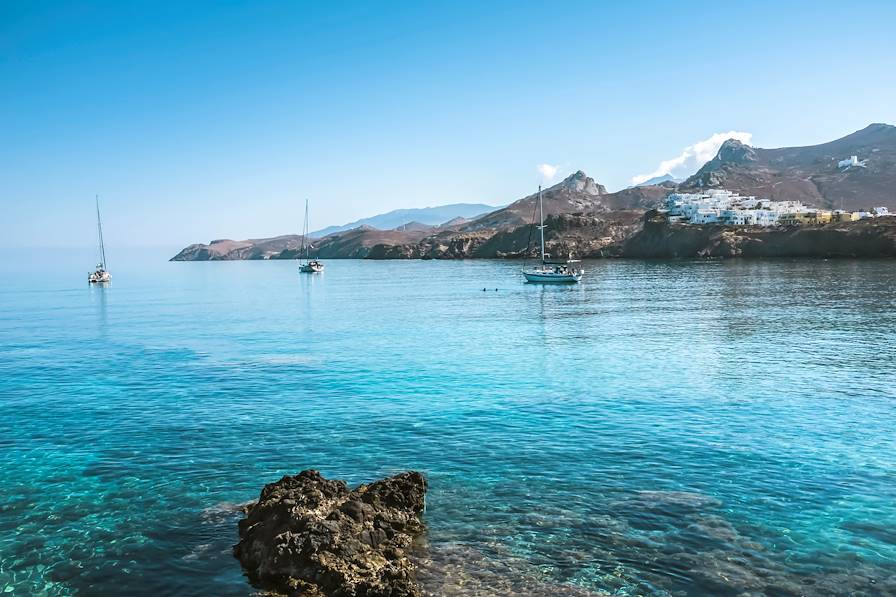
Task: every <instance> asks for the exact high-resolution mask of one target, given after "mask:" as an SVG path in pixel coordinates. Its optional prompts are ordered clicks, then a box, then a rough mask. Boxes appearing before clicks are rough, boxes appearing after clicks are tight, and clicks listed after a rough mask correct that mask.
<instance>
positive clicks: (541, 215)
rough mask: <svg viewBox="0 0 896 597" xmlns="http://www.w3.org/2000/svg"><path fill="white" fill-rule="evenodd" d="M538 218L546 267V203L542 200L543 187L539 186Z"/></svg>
mask: <svg viewBox="0 0 896 597" xmlns="http://www.w3.org/2000/svg"><path fill="white" fill-rule="evenodd" d="M538 218H539V222H540V224H541V225H540V226H539V227H538V230H539V231H540V232H541V264H542V265H544V261H545V260H544V201H543V200H542V198H541V185H538Z"/></svg>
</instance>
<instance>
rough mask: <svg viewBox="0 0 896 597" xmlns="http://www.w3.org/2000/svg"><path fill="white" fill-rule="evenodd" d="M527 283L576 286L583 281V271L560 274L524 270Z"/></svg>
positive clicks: (547, 271) (548, 271)
mask: <svg viewBox="0 0 896 597" xmlns="http://www.w3.org/2000/svg"><path fill="white" fill-rule="evenodd" d="M523 275H524V276H525V277H526V282H531V283H533V284H575V283H577V282H578V281H579V280H581V279H582V271H581V270H579V271H576V272H566V273H558V272H554V271H550V270H523Z"/></svg>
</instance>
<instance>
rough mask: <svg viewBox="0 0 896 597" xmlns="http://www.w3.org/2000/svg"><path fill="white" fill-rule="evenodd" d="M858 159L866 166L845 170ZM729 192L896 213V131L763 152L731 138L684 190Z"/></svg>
mask: <svg viewBox="0 0 896 597" xmlns="http://www.w3.org/2000/svg"><path fill="white" fill-rule="evenodd" d="M851 156H856V157H857V158H858V160H859V161H862V162H863V165H862V166H853V167H848V168H847V167H841V166H840V165H839V163H840V162H841V161H842V160H846V159H849V158H850V157H851ZM708 187H713V188H726V189H729V190H732V191H738V192H740V193H743V194H748V195H757V196H760V197H770V198H772V199H779V200H784V199H798V200H801V201H803V202H805V203H808V204H810V205H815V206H818V207H828V208H839V207H841V206H842V207H843V208H845V209H853V210H855V209H862V208H870V207H875V206H879V205H883V206H886V207H889V208H890V209H896V127H894V126H892V125H889V124H872V125H869V126H867V127H865V128H864V129H862V130H860V131H856V132H855V133H852V134H850V135H847V136H845V137H843V138H841V139H837V140H835V141H831V142H829V143H822V144H821V145H810V146H806V147H783V148H780V149H761V148H758V147H750V146H748V145H744V144H743V143H741V142H740V141H736V140H734V139H729V140H728V141H725V143H723V144H722V146H721V147H720V148H719V151H718V153H717V154H716V157H714V158H713V159H712V160H710V161H709V162H707V163H706V164H705V165H704V166H703V167H702V168H700V170H698V171H697V173H696V174H694V175H693V176H691V177H690V178H688V179H687V180H686V181H685V182H684V183H683V184H682V185H681V186H680V188H681V189H685V190H692V189H700V188H708Z"/></svg>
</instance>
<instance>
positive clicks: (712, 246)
mask: <svg viewBox="0 0 896 597" xmlns="http://www.w3.org/2000/svg"><path fill="white" fill-rule="evenodd" d="M644 220H645V221H644V226H643V228H642V229H641V230H640V231H639V232H637V233H636V234H634V235H632V236H631V237H630V238H628V239H626V240H625V241H624V242H623V243H622V246H621V247H620V254H621V255H623V256H625V257H639V258H670V257H671V258H691V257H718V258H727V257H896V217H884V218H874V219H867V220H858V221H856V222H842V223H832V224H824V225H820V226H799V227H791V228H782V227H771V228H763V227H757V226H737V227H734V226H721V225H703V226H694V225H688V224H670V223H669V222H668V220H667V218H666V217H665V216H664V215H663V214H661V213H657V212H655V211H652V212H648V213H647V214H646V215H645V217H644Z"/></svg>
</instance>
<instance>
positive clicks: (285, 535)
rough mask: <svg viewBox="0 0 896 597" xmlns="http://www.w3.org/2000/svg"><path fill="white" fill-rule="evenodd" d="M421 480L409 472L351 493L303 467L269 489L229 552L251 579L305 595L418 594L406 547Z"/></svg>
mask: <svg viewBox="0 0 896 597" xmlns="http://www.w3.org/2000/svg"><path fill="white" fill-rule="evenodd" d="M425 493H426V479H425V478H424V477H423V475H422V474H420V473H417V472H407V473H401V474H399V475H395V476H394V477H389V478H387V479H383V480H381V481H377V482H375V483H371V484H369V485H367V484H364V485H360V486H359V487H357V488H356V489H349V487H348V486H347V485H346V484H345V482H344V481H337V480H328V479H325V478H323V477H322V476H321V475H320V473H319V472H317V471H312V470H307V471H303V472H301V473H299V474H298V475H295V476H291V477H290V476H286V477H283V478H282V479H280V480H279V481H277V482H276V483H271V484H269V485H266V486H265V487H264V489H262V491H261V496H260V497H259V499H258V501H257V502H256V503H254V504H252V505H250V506H248V507H247V508H246V518H245V519H243V520H241V521H240V522H239V537H240V541H239V543H237V544H236V545H235V546H234V548H233V554H234V556H235V557H236V558H237V559H238V560H239V561H240V563H241V564H242V565H243V568H244V569H245V571H246V573H247V575H248V576H249V579H250V581H251V582H252V583H253V584H254V585H256V586H259V587H262V588H265V589H268V590H273V591H277V592H280V593H286V594H288V595H296V596H298V595H302V596H311V597H314V596H334V597H415V596H418V595H420V589H419V587H418V586H417V583H416V581H415V578H414V567H413V564H412V563H411V560H410V559H409V558H408V555H407V554H408V550H409V548H410V547H411V546H412V544H413V542H414V538H415V537H416V536H418V535H419V534H420V533H421V532H422V531H423V530H424V526H423V522H422V521H421V519H420V515H421V514H422V512H423V508H424V500H425Z"/></svg>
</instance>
